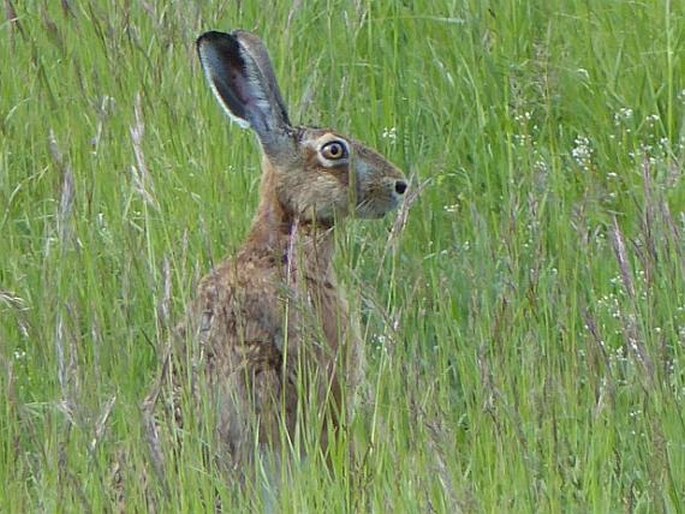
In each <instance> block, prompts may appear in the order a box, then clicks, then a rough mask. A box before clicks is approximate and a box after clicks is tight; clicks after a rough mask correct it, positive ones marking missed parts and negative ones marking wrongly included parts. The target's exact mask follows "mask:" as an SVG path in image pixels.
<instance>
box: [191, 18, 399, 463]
mask: <svg viewBox="0 0 685 514" xmlns="http://www.w3.org/2000/svg"><path fill="white" fill-rule="evenodd" d="M197 50H198V54H199V57H200V61H201V63H202V67H203V69H204V72H205V75H206V77H207V80H208V81H209V86H210V88H211V90H212V91H213V93H214V95H215V96H216V98H217V100H218V101H219V103H220V104H221V106H222V107H223V108H224V109H225V110H226V112H227V113H228V114H229V115H230V117H231V118H233V119H234V120H235V121H237V123H238V124H239V125H240V126H241V127H244V128H251V129H252V130H253V131H254V132H255V133H256V134H257V138H258V139H259V142H260V144H261V149H262V154H263V159H262V182H261V192H260V194H261V198H260V203H259V208H258V211H257V214H256V216H255V218H254V221H253V224H252V228H251V230H250V233H249V236H248V238H247V241H246V242H245V243H244V244H243V246H242V248H241V249H240V250H239V252H238V254H237V255H236V256H235V257H233V258H230V259H228V260H226V261H224V262H223V263H221V264H219V265H218V266H217V267H216V268H215V269H214V270H213V271H212V272H211V273H210V274H209V275H207V276H206V277H204V278H203V279H202V281H201V283H200V285H199V287H198V292H197V298H196V299H195V300H194V302H193V303H192V304H191V306H190V308H189V310H188V313H187V316H186V318H185V321H184V322H183V324H182V325H180V326H179V329H178V332H179V338H178V339H179V341H180V342H181V345H182V347H183V349H182V350H181V353H182V354H184V355H190V354H192V355H193V356H192V357H188V358H186V359H183V358H181V359H179V360H180V361H185V362H187V363H192V365H193V367H196V368H197V369H198V370H199V371H198V373H197V376H199V377H201V378H202V380H203V381H204V382H203V383H204V391H205V398H204V399H205V402H207V401H209V404H207V403H205V405H209V408H210V409H212V410H213V413H214V414H215V415H216V426H213V425H212V426H211V427H210V429H211V430H212V431H213V432H214V434H215V435H216V437H217V439H218V443H219V444H218V446H217V448H216V449H215V451H214V454H215V455H216V457H217V459H218V460H219V461H223V462H222V466H223V465H227V466H228V467H229V469H230V468H233V469H237V470H240V468H241V467H244V465H245V463H246V461H250V460H251V459H252V457H253V454H254V451H255V449H258V450H263V449H266V448H269V449H270V451H273V449H274V448H276V449H278V448H283V446H284V444H286V445H293V448H296V447H297V446H296V445H295V440H296V438H297V437H298V435H297V434H301V433H302V427H303V426H307V427H310V428H311V427H313V428H314V431H315V433H320V441H321V443H320V444H321V447H322V449H323V451H324V452H325V451H326V448H327V446H328V442H329V439H330V437H331V436H332V435H335V434H336V433H337V432H338V431H339V429H340V426H341V423H342V422H343V419H344V418H342V416H349V413H347V412H348V410H349V408H350V406H349V404H348V402H349V401H350V400H351V398H352V397H353V396H354V390H355V388H356V386H357V385H358V383H359V381H360V379H361V373H362V371H363V349H362V347H361V345H362V342H361V340H360V338H359V335H358V334H357V333H356V331H355V329H354V323H352V322H351V321H350V317H349V314H348V307H347V304H346V302H345V300H344V299H343V298H342V296H341V293H340V291H339V290H338V285H337V283H336V278H335V274H334V271H333V268H332V256H333V250H334V238H333V231H334V228H335V226H336V225H338V224H339V222H340V221H341V220H342V219H343V218H345V217H347V216H351V215H353V216H357V217H360V218H380V217H382V216H383V215H385V214H386V213H388V212H389V211H391V210H393V209H394V208H395V207H397V205H398V204H399V202H400V201H401V199H402V197H403V195H404V193H405V191H406V190H407V182H406V180H405V178H404V176H403V175H402V173H401V172H400V171H399V170H398V169H397V168H396V167H395V166H394V165H392V164H391V163H389V162H388V161H387V160H386V159H384V158H383V157H382V156H381V155H379V154H378V153H377V152H375V151H374V150H371V149H370V148H368V147H366V146H364V145H362V144H361V143H359V142H357V141H355V140H353V139H351V138H349V137H347V136H343V135H341V134H339V133H337V132H334V131H332V130H329V129H320V128H310V127H298V126H293V125H292V124H291V123H290V119H289V118H288V113H287V110H286V107H285V104H284V102H283V98H282V96H281V93H280V90H279V87H278V84H277V82H276V77H275V75H274V71H273V68H272V64H271V61H270V59H269V55H268V53H267V50H266V48H265V46H264V44H263V43H262V41H261V40H260V39H259V38H258V37H257V36H255V35H253V34H250V33H249V32H245V31H241V30H238V31H235V32H233V33H231V34H225V33H221V32H207V33H205V34H203V35H202V36H200V38H199V39H198V40H197ZM186 375H187V373H186ZM346 413H347V414H346Z"/></svg>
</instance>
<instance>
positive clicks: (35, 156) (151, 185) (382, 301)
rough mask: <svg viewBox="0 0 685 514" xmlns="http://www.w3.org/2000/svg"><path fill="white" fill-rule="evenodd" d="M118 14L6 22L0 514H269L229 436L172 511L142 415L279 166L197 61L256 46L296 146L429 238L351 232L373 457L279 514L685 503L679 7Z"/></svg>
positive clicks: (322, 7) (366, 7) (188, 476)
mask: <svg viewBox="0 0 685 514" xmlns="http://www.w3.org/2000/svg"><path fill="white" fill-rule="evenodd" d="M90 4H91V2H61V3H60V2H48V1H39V0H24V1H18V0H12V1H10V2H5V5H6V9H5V14H6V17H5V18H3V19H2V21H1V22H0V62H2V63H3V64H2V74H1V78H0V391H2V395H1V400H0V483H2V484H3V487H2V488H0V512H76V511H82V512H88V511H90V512H103V511H112V510H116V509H117V501H118V500H119V499H118V498H117V490H118V487H119V486H118V485H117V484H120V485H121V487H122V488H123V489H124V490H125V496H124V497H123V498H121V499H120V500H121V501H122V502H123V507H124V508H125V509H126V510H127V511H128V512H136V511H145V510H147V509H150V508H152V507H153V506H156V507H157V508H158V509H159V510H161V511H163V512H196V511H202V510H207V511H210V510H211V508H210V507H211V502H212V501H213V497H214V494H215V491H219V494H220V495H221V496H222V499H223V501H224V503H225V505H226V506H227V511H229V512H230V511H231V509H238V507H239V506H240V508H241V509H242V510H252V509H256V510H260V509H262V508H264V507H263V498H262V497H261V496H260V495H259V494H258V493H254V490H255V488H248V489H247V490H246V491H244V492H243V493H233V492H232V491H231V490H230V489H229V488H227V487H225V485H224V484H222V483H221V482H220V479H219V477H218V476H216V475H214V474H212V473H211V472H207V470H206V469H205V468H204V467H203V466H202V447H201V441H200V439H201V431H198V432H197V433H193V432H191V433H189V434H186V436H185V437H186V439H187V441H186V443H185V444H184V446H183V451H182V452H181V453H180V454H179V455H178V456H177V457H176V458H175V467H174V470H173V471H171V472H170V476H169V477H168V485H169V491H168V492H167V494H166V495H165V494H164V493H163V489H162V485H161V484H160V483H159V481H158V479H157V477H156V475H155V474H154V473H153V471H152V468H151V467H150V459H149V453H148V446H147V442H146V436H145V431H144V428H143V420H142V416H141V411H140V404H141V401H142V399H143V398H144V396H145V394H146V393H147V392H148V391H149V388H150V386H151V384H152V383H153V381H154V379H155V377H156V376H157V371H158V353H157V350H156V349H157V348H158V347H160V346H161V345H162V344H163V342H164V341H165V338H166V334H167V331H168V328H169V327H170V326H171V325H172V324H173V323H174V322H175V320H177V319H178V318H179V317H180V315H181V313H182V312H183V310H184V308H185V305H186V304H187V302H188V301H189V300H190V299H191V298H192V295H193V289H194V284H196V283H197V280H198V278H199V277H200V276H201V275H202V274H204V273H205V272H207V271H208V270H209V269H210V268H211V266H212V264H213V263H215V262H217V261H218V260H219V259H221V258H222V257H223V256H224V255H226V254H230V253H232V252H233V251H234V250H235V249H236V248H237V247H238V246H239V245H240V242H241V240H242V239H243V237H244V235H245V233H246V231H247V229H248V227H249V223H250V218H251V213H252V212H253V210H254V208H255V206H256V202H257V196H256V193H257V191H256V187H257V184H258V179H259V157H258V148H257V145H256V144H255V142H254V140H253V137H252V136H251V135H250V134H249V133H247V132H244V131H241V130H240V129H239V128H238V127H237V126H235V125H233V126H232V125H230V124H229V123H228V121H227V120H226V119H224V116H223V115H222V113H221V111H220V109H219V108H218V107H217V105H216V103H215V100H214V99H213V98H212V96H211V94H210V93H209V91H208V89H207V87H206V84H205V81H204V78H203V77H202V76H201V72H200V70H199V66H198V64H199V63H198V62H197V58H196V56H195V50H194V40H195V38H196V37H197V35H199V34H200V33H201V32H202V31H204V30H208V29H211V28H215V29H224V30H229V29H232V28H236V27H243V28H247V29H252V30H255V31H256V32H258V33H259V34H261V35H262V36H263V37H264V39H265V40H266V42H267V45H268V47H269V49H270V50H271V53H272V56H273V59H274V62H275V66H276V68H277V74H278V76H279V79H280V82H281V87H282V89H283V91H284V95H285V97H286V99H287V101H288V103H289V104H290V106H291V115H292V117H293V118H294V119H295V120H296V121H301V122H304V123H316V124H320V125H332V126H335V127H336V128H339V129H340V130H342V131H347V132H350V133H352V134H354V135H355V136H356V137H357V138H358V139H360V140H362V141H365V142H368V143H370V144H372V145H374V146H376V147H378V148H379V149H380V150H381V151H383V152H384V153H385V154H387V155H388V156H389V157H390V158H391V159H392V160H393V161H395V162H396V163H397V164H398V165H399V166H400V167H402V168H403V169H405V170H406V171H407V173H408V174H410V175H411V176H412V177H413V184H414V189H415V190H416V189H417V188H418V187H419V185H422V186H423V187H424V189H422V193H421V195H420V197H419V198H418V200H417V201H416V202H415V203H413V204H412V206H411V210H410V212H409V217H408V222H407V225H406V227H405V228H404V230H403V231H402V232H401V234H399V235H394V236H392V237H390V238H389V236H388V234H389V229H390V228H391V227H392V225H393V221H392V219H388V220H384V221H381V222H374V223H363V222H352V223H349V224H348V226H347V227H346V230H345V231H344V232H341V233H340V234H339V243H340V244H339V252H338V256H337V261H338V262H337V263H338V269H339V274H340V276H341V278H344V282H345V284H346V288H347V290H348V293H349V296H350V298H351V301H352V303H353V304H354V305H356V306H357V308H358V309H359V310H360V311H361V316H362V322H363V326H364V327H365V337H366V340H367V341H368V345H367V354H368V360H369V364H370V366H369V373H368V384H367V388H368V389H369V390H373V391H374V393H375V399H374V401H373V402H370V403H368V404H367V405H364V406H363V408H362V410H361V412H360V415H359V416H358V418H357V419H356V421H355V424H354V427H353V431H354V433H355V434H356V437H357V439H358V440H357V443H356V444H357V446H358V447H359V448H360V452H361V453H362V454H363V455H365V457H364V459H363V460H362V461H361V463H360V464H359V465H358V467H357V468H356V469H355V470H353V471H354V472H353V473H349V472H348V471H349V470H345V469H344V465H343V464H342V463H341V459H338V460H337V461H336V462H334V465H333V472H332V473H329V472H328V471H327V470H326V468H325V467H324V465H323V464H322V463H321V462H320V460H319V459H314V460H312V461H311V462H310V463H309V464H308V465H305V466H302V469H298V470H296V472H295V478H294V479H293V480H292V481H291V482H290V483H289V484H288V485H287V486H285V487H284V489H283V491H282V494H281V496H280V498H279V500H278V501H279V502H280V507H279V510H282V511H283V512H359V511H371V512H446V513H452V512H457V511H463V512H602V513H604V512H623V511H628V512H683V511H684V510H685V422H684V420H683V415H684V408H683V405H684V401H685V376H684V375H683V371H682V370H683V368H684V367H685V355H684V351H683V349H684V348H685V346H684V344H685V264H684V263H685V235H684V234H683V231H684V230H685V223H684V219H685V217H684V214H683V213H684V212H685V184H684V182H683V177H682V175H683V162H684V159H685V147H684V145H685V123H684V121H685V80H684V79H683V77H685V65H684V62H683V56H684V55H685V19H684V16H685V9H684V8H683V4H682V3H681V2H668V1H655V2H651V3H650V2H643V3H638V2H628V1H611V2H607V1H601V0H585V1H579V0H571V1H561V0H551V1H547V2H543V1H535V2H518V1H514V0H508V1H501V2H494V1H493V2H479V1H468V0H464V1H461V2H454V1H448V0H438V1H435V2H433V1H428V0H418V1H416V2H400V1H397V2H391V1H389V0H386V1H382V2H381V1H379V2H372V1H367V2H345V1H312V2H302V6H301V7H300V8H293V7H292V6H291V5H290V3H286V2H283V3H282V5H281V6H279V7H275V8H271V9H268V10H264V9H263V8H262V7H260V6H259V2H225V3H224V2H161V1H149V2H115V1H109V2H108V1H104V0H103V1H101V2H99V3H97V2H93V4H98V5H93V6H92V7H90V6H89V5H90ZM193 4H196V5H193ZM223 4H225V5H223ZM295 4H298V2H295ZM62 5H66V6H69V8H68V9H66V10H65V9H63V8H62ZM12 11H14V12H15V13H16V20H14V21H10V19H9V18H10V14H11V13H12ZM137 99H139V100H137ZM137 101H139V102H140V103H139V106H140V107H139V114H138V119H136V103H137ZM143 126H144V133H143V134H142V138H141V140H140V145H139V155H140V156H142V157H140V158H137V157H136V153H135V149H134V139H133V137H132V132H131V131H132V130H134V129H136V127H137V129H138V130H140V128H141V127H143ZM51 134H52V135H51ZM141 161H142V162H141ZM132 169H136V170H138V171H137V172H135V173H134V172H132ZM165 263H167V264H165ZM165 266H167V269H168V270H169V272H168V273H167V272H165ZM167 281H168V283H169V284H170V285H171V296H169V295H168V294H166V293H165V282H167ZM341 451H342V450H341ZM334 460H335V459H334ZM231 506H232V507H231Z"/></svg>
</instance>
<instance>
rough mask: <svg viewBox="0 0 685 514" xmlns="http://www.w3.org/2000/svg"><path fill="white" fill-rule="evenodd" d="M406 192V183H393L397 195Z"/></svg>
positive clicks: (402, 181)
mask: <svg viewBox="0 0 685 514" xmlns="http://www.w3.org/2000/svg"><path fill="white" fill-rule="evenodd" d="M406 190H407V183H406V182H405V181H404V180H398V181H397V182H395V192H397V194H398V195H403V194H404V192H405V191H406Z"/></svg>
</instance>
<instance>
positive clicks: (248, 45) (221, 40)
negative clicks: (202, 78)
mask: <svg viewBox="0 0 685 514" xmlns="http://www.w3.org/2000/svg"><path fill="white" fill-rule="evenodd" d="M197 50H198V55H199V56H200V61H201V63H202V67H203V69H204V71H205V75H206V77H207V80H208V81H209V85H210V87H211V89H212V91H213V92H214V95H215V96H216V98H217V100H219V103H220V104H221V105H222V107H223V108H224V109H225V110H226V112H227V113H228V114H229V115H230V116H231V117H232V118H233V119H234V120H236V121H237V122H238V123H239V124H240V125H241V126H242V127H245V128H247V127H250V128H252V129H253V130H254V131H255V132H256V133H257V135H258V136H259V139H260V141H261V142H262V145H263V146H264V147H265V150H267V151H268V150H272V151H277V150H278V145H279V144H283V141H282V139H283V134H284V133H287V132H288V131H289V129H290V120H289V119H288V113H287V111H286V108H285V105H284V103H283V99H282V97H281V93H280V90H279V88H278V83H277V82H276V78H275V75H274V73H273V67H272V65H271V61H270V59H269V55H268V53H267V51H266V48H265V47H264V45H263V43H262V42H261V40H260V39H259V38H257V37H256V36H254V35H252V34H250V33H248V32H243V31H236V32H234V33H233V34H226V33H223V32H206V33H205V34H202V35H201V36H200V37H199V38H198V40H197Z"/></svg>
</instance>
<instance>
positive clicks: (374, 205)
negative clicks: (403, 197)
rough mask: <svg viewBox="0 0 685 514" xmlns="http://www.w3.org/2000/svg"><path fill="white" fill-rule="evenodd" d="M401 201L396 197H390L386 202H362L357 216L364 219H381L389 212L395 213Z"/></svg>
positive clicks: (356, 212)
mask: <svg viewBox="0 0 685 514" xmlns="http://www.w3.org/2000/svg"><path fill="white" fill-rule="evenodd" d="M399 203H400V202H399V200H398V199H397V198H395V197H390V198H388V199H387V200H386V201H384V202H378V201H377V200H367V201H364V202H360V203H359V205H357V209H356V211H355V214H356V215H357V217H358V218H362V219H380V218H383V217H384V216H385V215H386V214H388V213H389V212H392V211H394V210H395V209H396V208H397V206H398V205H399Z"/></svg>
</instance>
